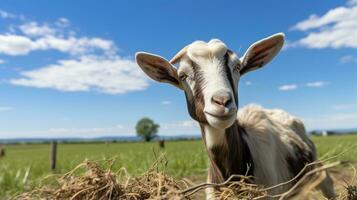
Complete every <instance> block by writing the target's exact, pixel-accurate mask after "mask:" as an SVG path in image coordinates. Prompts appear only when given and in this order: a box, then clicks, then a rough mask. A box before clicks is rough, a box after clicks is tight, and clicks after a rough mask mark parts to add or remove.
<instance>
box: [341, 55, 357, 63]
mask: <svg viewBox="0 0 357 200" xmlns="http://www.w3.org/2000/svg"><path fill="white" fill-rule="evenodd" d="M340 63H341V64H346V63H357V56H353V55H345V56H342V57H341V58H340Z"/></svg>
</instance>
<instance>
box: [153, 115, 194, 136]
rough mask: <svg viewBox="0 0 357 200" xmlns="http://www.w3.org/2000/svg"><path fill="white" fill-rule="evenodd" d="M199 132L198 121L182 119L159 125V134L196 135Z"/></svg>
mask: <svg viewBox="0 0 357 200" xmlns="http://www.w3.org/2000/svg"><path fill="white" fill-rule="evenodd" d="M199 133H201V131H200V128H199V125H198V122H196V121H194V120H191V119H189V120H184V121H177V122H172V123H165V124H162V125H161V129H160V133H159V135H198V134H199Z"/></svg>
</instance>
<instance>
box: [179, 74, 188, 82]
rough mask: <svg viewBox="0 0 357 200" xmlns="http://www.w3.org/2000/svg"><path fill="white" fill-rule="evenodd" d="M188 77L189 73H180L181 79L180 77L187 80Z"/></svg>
mask: <svg viewBox="0 0 357 200" xmlns="http://www.w3.org/2000/svg"><path fill="white" fill-rule="evenodd" d="M186 78H187V75H186V74H185V73H181V74H180V75H179V79H180V80H181V81H184V80H186Z"/></svg>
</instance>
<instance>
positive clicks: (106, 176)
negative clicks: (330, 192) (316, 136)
mask: <svg viewBox="0 0 357 200" xmlns="http://www.w3.org/2000/svg"><path fill="white" fill-rule="evenodd" d="M330 159H331V158H330ZM330 159H326V160H323V161H317V162H314V163H310V164H308V165H306V166H305V168H304V169H303V170H302V172H301V174H304V176H303V177H302V178H301V179H300V180H299V181H297V180H296V179H297V177H298V176H300V175H301V174H299V175H298V176H296V177H295V178H294V179H292V180H290V181H287V182H285V183H281V184H279V185H276V186H273V187H269V188H261V187H259V186H257V185H255V184H252V183H251V182H252V181H251V177H248V176H241V175H233V176H231V177H230V178H229V179H227V181H225V182H223V183H219V184H212V183H202V184H199V185H193V183H190V182H189V181H183V180H180V181H178V180H175V179H174V178H172V177H170V176H168V175H167V174H166V173H165V171H166V167H167V160H166V157H165V156H161V157H159V158H158V159H157V161H156V162H155V163H154V164H153V165H152V166H151V167H150V168H149V169H148V171H146V172H145V173H144V174H142V175H139V176H133V177H132V176H129V175H128V173H127V172H126V170H125V169H121V170H119V171H118V172H113V171H112V165H113V163H114V160H113V159H112V160H107V161H106V162H107V163H109V165H108V167H107V168H106V169H104V168H103V167H102V166H101V165H100V164H99V163H98V162H93V161H85V162H83V163H82V164H80V165H78V166H77V167H75V168H74V169H73V170H72V171H70V172H68V173H66V174H64V175H62V176H53V175H52V176H50V177H48V178H46V179H45V181H44V182H47V184H43V183H42V184H41V185H42V186H40V187H38V188H35V189H34V190H32V191H29V192H26V193H23V194H21V195H19V196H16V197H14V198H12V199H14V200H15V199H16V200H30V199H31V200H32V199H41V200H50V199H51V200H64V199H70V200H82V199H91V200H117V199H123V200H135V199H138V200H141V199H197V197H196V198H195V195H196V194H197V193H198V192H200V191H202V190H203V189H205V188H208V187H215V188H216V189H217V190H219V192H218V193H217V194H216V196H217V198H218V199H242V200H259V199H266V198H267V197H273V198H274V199H311V196H309V195H310V194H311V193H310V191H311V190H313V189H314V188H315V187H316V186H317V185H318V184H319V183H320V182H321V181H322V180H323V178H324V177H325V176H326V170H327V169H330V168H333V167H336V166H338V165H341V164H345V163H346V162H342V161H337V162H332V163H329V164H325V165H322V162H325V161H327V160H330ZM312 166H313V169H312V170H309V171H307V169H311V167H312ZM353 169H354V168H353ZM354 170H355V169H354ZM304 171H305V172H304ZM237 178H238V180H239V181H231V180H237ZM49 180H50V181H52V184H49V183H50V182H48V181H49ZM53 182H55V184H53ZM291 182H296V184H295V186H294V187H292V188H291V190H289V191H287V192H285V193H283V194H278V195H274V196H269V195H268V192H269V190H272V189H274V188H276V187H280V186H282V185H285V184H290V183H291ZM192 185H193V186H192ZM190 186H191V187H190ZM298 188H300V189H298ZM314 199H316V198H314ZM337 199H341V200H357V185H356V172H355V176H354V178H353V180H352V181H351V182H349V183H346V186H345V191H343V192H342V193H341V194H340V195H339V197H338V198H337Z"/></svg>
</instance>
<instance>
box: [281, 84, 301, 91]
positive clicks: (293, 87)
mask: <svg viewBox="0 0 357 200" xmlns="http://www.w3.org/2000/svg"><path fill="white" fill-rule="evenodd" d="M278 89H279V90H280V91H290V90H296V89H297V85H295V84H289V85H282V86H280V87H279V88H278Z"/></svg>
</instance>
